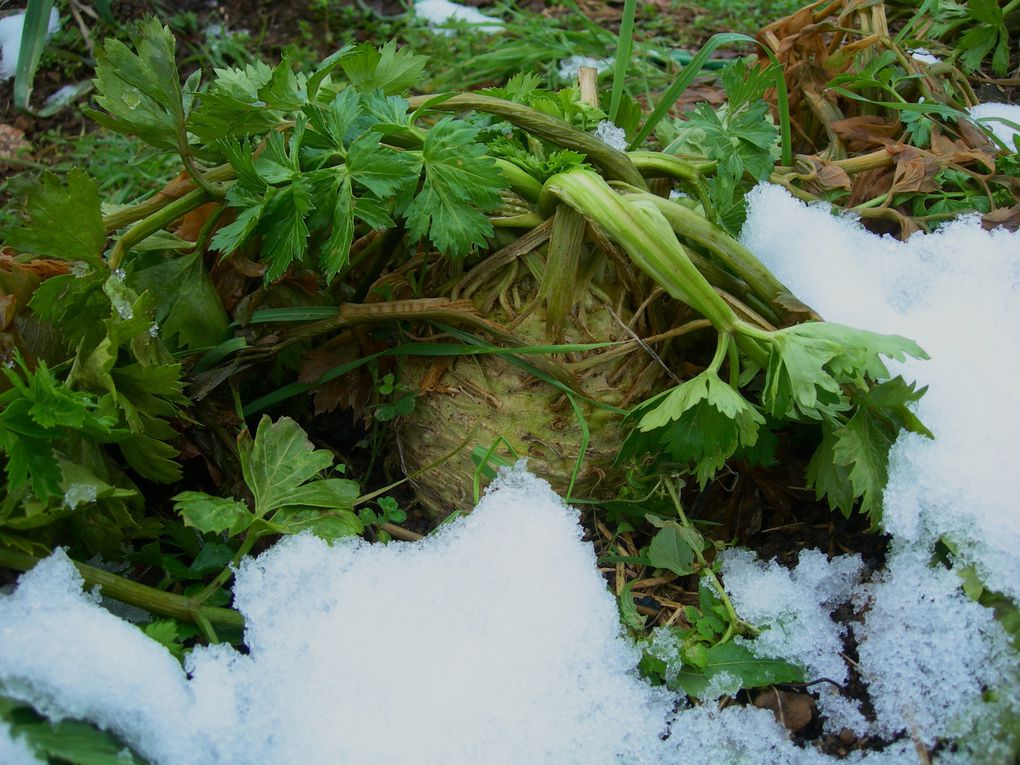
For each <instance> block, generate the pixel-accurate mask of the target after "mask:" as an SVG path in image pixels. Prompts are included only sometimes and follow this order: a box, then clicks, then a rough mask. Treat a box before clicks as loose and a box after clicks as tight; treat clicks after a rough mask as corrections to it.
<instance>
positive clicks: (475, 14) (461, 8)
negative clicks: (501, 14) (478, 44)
mask: <svg viewBox="0 0 1020 765" xmlns="http://www.w3.org/2000/svg"><path fill="white" fill-rule="evenodd" d="M412 9H413V11H414V15H415V16H417V17H418V18H419V19H421V20H422V21H424V22H426V23H427V24H428V25H429V26H430V27H432V31H434V32H435V33H436V34H441V35H452V34H454V33H455V30H453V29H449V28H447V29H444V28H443V25H444V24H450V23H451V22H455V21H461V22H464V23H465V24H471V25H472V27H471V29H472V31H477V32H488V33H493V32H499V31H501V30H502V29H503V22H501V21H500V20H499V19H494V18H492V17H491V16H486V15H485V14H484V13H482V12H481V11H479V10H478V9H477V8H473V7H471V6H470V5H461V4H460V3H453V2H450V0H416V2H415V3H414V4H413V6H412Z"/></svg>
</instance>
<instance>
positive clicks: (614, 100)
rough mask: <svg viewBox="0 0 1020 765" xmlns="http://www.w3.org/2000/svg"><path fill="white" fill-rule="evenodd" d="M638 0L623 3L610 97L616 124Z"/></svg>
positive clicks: (610, 115)
mask: <svg viewBox="0 0 1020 765" xmlns="http://www.w3.org/2000/svg"><path fill="white" fill-rule="evenodd" d="M636 13H637V0H626V2H625V3H624V5H623V20H622V21H621V22H620V40H619V42H618V43H617V46H616V69H615V71H614V72H613V94H612V96H611V97H610V99H609V121H610V122H612V123H613V124H614V125H615V124H616V116H617V114H619V112H620V101H621V99H622V98H623V83H624V80H626V79H627V70H628V69H629V68H630V57H631V52H632V51H633V49H634V15H635V14H636Z"/></svg>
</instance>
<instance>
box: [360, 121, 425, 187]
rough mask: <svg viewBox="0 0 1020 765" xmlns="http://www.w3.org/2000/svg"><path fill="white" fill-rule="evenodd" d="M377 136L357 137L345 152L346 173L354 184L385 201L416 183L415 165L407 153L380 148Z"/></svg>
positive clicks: (372, 134) (367, 134) (417, 169)
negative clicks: (403, 188)
mask: <svg viewBox="0 0 1020 765" xmlns="http://www.w3.org/2000/svg"><path fill="white" fill-rule="evenodd" d="M379 138H380V135H379V133H365V134H364V135H362V136H359V137H358V138H357V139H356V140H355V141H354V142H353V143H351V145H350V148H349V149H348V152H347V171H348V172H349V173H350V175H351V178H353V179H354V180H355V181H356V182H357V183H359V184H361V185H362V186H364V187H365V188H366V189H368V190H369V191H371V192H372V193H373V194H375V195H376V196H377V197H380V198H383V199H385V198H386V197H389V196H392V195H394V194H396V193H397V191H398V190H399V189H401V188H402V187H407V186H413V185H414V184H415V183H417V180H418V171H419V166H418V163H417V162H416V161H415V160H414V159H413V158H412V157H411V156H409V155H408V154H406V153H402V152H398V151H394V150H393V149H388V148H384V147H383V146H381V145H380V143H379Z"/></svg>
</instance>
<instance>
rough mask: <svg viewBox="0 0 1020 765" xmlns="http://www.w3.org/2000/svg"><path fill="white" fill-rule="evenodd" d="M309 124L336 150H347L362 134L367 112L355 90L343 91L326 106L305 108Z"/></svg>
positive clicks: (347, 89)
mask: <svg viewBox="0 0 1020 765" xmlns="http://www.w3.org/2000/svg"><path fill="white" fill-rule="evenodd" d="M305 114H306V115H307V116H308V123H309V125H310V126H311V128H312V129H313V130H315V131H316V132H317V133H318V134H319V135H321V136H322V137H323V138H325V139H326V140H327V141H328V142H329V143H330V144H331V145H332V146H333V147H334V148H336V149H341V150H343V149H345V148H346V147H347V145H348V144H349V143H350V142H351V140H352V139H353V138H354V137H355V136H356V135H358V134H360V133H361V132H362V130H361V128H362V125H361V124H359V123H362V122H364V117H365V111H364V109H362V108H361V99H360V97H359V95H358V91H356V90H355V89H354V88H346V89H345V90H341V91H340V92H339V93H337V94H336V96H335V97H334V98H333V100H332V101H330V102H329V104H328V105H326V106H321V105H309V106H307V107H306V108H305Z"/></svg>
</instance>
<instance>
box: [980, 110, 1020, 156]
mask: <svg viewBox="0 0 1020 765" xmlns="http://www.w3.org/2000/svg"><path fill="white" fill-rule="evenodd" d="M969 111H970V116H971V117H973V118H974V119H976V120H977V121H978V122H979V123H980V124H981V125H982V126H984V127H986V128H988V129H989V130H991V131H992V132H993V133H994V134H995V137H996V138H998V139H999V140H1000V141H1002V142H1003V143H1004V144H1006V146H1008V147H1009V148H1010V149H1012V148H1013V136H1015V135H1016V134H1017V133H1020V130H1018V129H1017V128H1014V127H1010V126H1009V125H1007V124H1006V123H1005V122H1002V121H1001V120H1008V121H1010V122H1013V123H1015V124H1017V125H1020V105H1017V104H1000V103H996V102H994V101H991V102H989V103H985V104H978V105H977V106H974V107H971V109H970V110H969ZM986 120H987V121H986Z"/></svg>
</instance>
